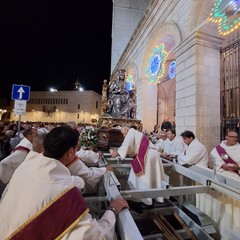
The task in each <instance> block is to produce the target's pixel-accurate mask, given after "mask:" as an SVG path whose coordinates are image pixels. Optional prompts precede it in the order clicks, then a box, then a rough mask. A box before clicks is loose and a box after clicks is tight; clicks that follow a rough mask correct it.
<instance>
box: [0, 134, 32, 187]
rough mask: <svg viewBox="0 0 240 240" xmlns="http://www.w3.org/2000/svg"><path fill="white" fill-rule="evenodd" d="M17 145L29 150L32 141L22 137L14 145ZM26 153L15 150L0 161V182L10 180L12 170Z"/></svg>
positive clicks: (22, 159)
mask: <svg viewBox="0 0 240 240" xmlns="http://www.w3.org/2000/svg"><path fill="white" fill-rule="evenodd" d="M18 146H22V147H25V148H28V149H29V151H31V150H32V143H31V142H30V141H29V140H28V139H27V138H23V139H22V140H21V142H20V143H19V144H18V145H17V146H16V147H18ZM27 154H28V152H27V151H24V150H16V151H14V152H13V153H11V154H10V155H9V156H7V157H6V158H4V159H3V160H2V161H1V162H0V179H1V180H2V182H4V183H8V182H9V181H10V179H11V177H12V175H13V173H14V171H15V170H16V169H17V167H18V166H19V165H20V164H21V163H22V162H23V161H24V159H25V158H26V156H27Z"/></svg>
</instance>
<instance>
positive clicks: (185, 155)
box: [178, 138, 208, 168]
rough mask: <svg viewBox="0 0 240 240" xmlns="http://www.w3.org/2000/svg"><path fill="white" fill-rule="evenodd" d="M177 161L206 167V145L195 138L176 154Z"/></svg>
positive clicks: (181, 163)
mask: <svg viewBox="0 0 240 240" xmlns="http://www.w3.org/2000/svg"><path fill="white" fill-rule="evenodd" d="M178 163H179V164H180V165H184V164H189V165H193V164H196V165H199V166H201V167H206V168H207V167H208V152H207V149H206V147H205V146H204V145H203V144H202V143H200V142H199V141H198V140H197V139H196V138H195V139H194V140H193V141H192V142H191V143H190V144H189V145H188V146H187V145H186V149H185V150H184V151H183V152H182V153H181V154H180V155H178Z"/></svg>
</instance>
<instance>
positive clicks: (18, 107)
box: [12, 84, 30, 139]
mask: <svg viewBox="0 0 240 240" xmlns="http://www.w3.org/2000/svg"><path fill="white" fill-rule="evenodd" d="M29 98H30V87H29V86H25V85H17V84H13V86H12V99H13V100H15V101H14V114H15V115H19V119H18V138H19V139H20V135H19V134H20V125H21V116H22V115H25V113H26V106H27V101H28V100H29Z"/></svg>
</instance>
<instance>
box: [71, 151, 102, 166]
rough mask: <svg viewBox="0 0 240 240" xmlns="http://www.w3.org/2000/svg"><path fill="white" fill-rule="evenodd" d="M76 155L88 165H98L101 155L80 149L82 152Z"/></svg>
mask: <svg viewBox="0 0 240 240" xmlns="http://www.w3.org/2000/svg"><path fill="white" fill-rule="evenodd" d="M76 155H77V156H78V157H79V158H80V159H81V160H82V161H83V162H84V163H86V164H93V163H95V164H96V163H98V162H99V154H98V153H96V152H94V151H91V150H84V149H82V148H80V150H79V151H77V152H76Z"/></svg>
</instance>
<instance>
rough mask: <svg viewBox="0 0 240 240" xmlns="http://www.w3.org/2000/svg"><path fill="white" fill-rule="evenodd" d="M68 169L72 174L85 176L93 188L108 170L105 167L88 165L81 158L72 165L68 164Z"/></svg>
mask: <svg viewBox="0 0 240 240" xmlns="http://www.w3.org/2000/svg"><path fill="white" fill-rule="evenodd" d="M68 169H69V171H70V173H71V174H72V175H74V176H79V177H81V178H83V179H84V180H85V182H86V183H88V185H89V186H90V187H92V188H94V187H95V186H96V184H97V183H98V182H99V180H100V179H101V177H102V176H103V175H104V173H105V172H106V170H107V169H106V168H105V167H102V168H96V167H87V166H86V165H85V163H83V162H82V161H81V160H77V161H75V162H73V163H72V164H71V165H70V166H68Z"/></svg>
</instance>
